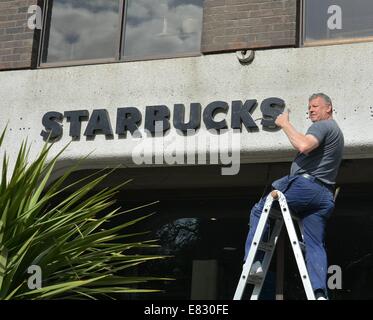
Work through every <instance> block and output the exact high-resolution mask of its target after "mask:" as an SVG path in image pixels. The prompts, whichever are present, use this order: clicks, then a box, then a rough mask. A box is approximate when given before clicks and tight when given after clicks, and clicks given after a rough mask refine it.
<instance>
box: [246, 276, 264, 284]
mask: <svg viewBox="0 0 373 320" xmlns="http://www.w3.org/2000/svg"><path fill="white" fill-rule="evenodd" d="M246 282H247V283H250V284H253V285H258V284H261V283H262V282H263V275H256V274H253V275H250V276H248V277H247V281H246Z"/></svg>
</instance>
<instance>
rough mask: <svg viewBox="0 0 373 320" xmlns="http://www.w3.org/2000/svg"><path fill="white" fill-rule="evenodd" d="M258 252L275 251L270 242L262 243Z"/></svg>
mask: <svg viewBox="0 0 373 320" xmlns="http://www.w3.org/2000/svg"><path fill="white" fill-rule="evenodd" d="M258 250H261V251H272V250H273V244H271V243H268V242H260V243H259V246H258Z"/></svg>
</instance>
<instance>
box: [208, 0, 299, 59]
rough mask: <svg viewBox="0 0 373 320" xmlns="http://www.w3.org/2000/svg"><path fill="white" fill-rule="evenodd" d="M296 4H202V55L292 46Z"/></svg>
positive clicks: (264, 0)
mask: <svg viewBox="0 0 373 320" xmlns="http://www.w3.org/2000/svg"><path fill="white" fill-rule="evenodd" d="M297 8H298V1H297V0H205V2H204V16H203V32H202V52H204V53H208V52H216V51H233V50H239V49H256V48H268V47H276V46H295V45H296V42H297V40H296V36H297V32H296V28H297V23H296V21H297V10H298V9H297Z"/></svg>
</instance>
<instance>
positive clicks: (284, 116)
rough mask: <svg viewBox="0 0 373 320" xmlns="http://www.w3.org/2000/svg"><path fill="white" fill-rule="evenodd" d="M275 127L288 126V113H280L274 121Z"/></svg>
mask: <svg viewBox="0 0 373 320" xmlns="http://www.w3.org/2000/svg"><path fill="white" fill-rule="evenodd" d="M275 124H276V126H278V127H280V128H283V127H284V126H286V125H287V124H289V112H283V113H281V114H280V115H279V116H278V117H277V118H276V120H275Z"/></svg>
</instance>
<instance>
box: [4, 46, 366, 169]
mask: <svg viewBox="0 0 373 320" xmlns="http://www.w3.org/2000/svg"><path fill="white" fill-rule="evenodd" d="M372 57H373V43H361V44H352V45H335V46H324V47H315V48H299V49H281V50H265V51H258V52H257V53H256V58H255V60H254V62H253V63H252V64H251V65H248V66H242V65H240V64H239V62H238V60H237V58H236V55H235V53H227V54H218V55H207V56H201V57H192V58H179V59H169V60H156V61H144V62H131V63H115V64H106V65H94V66H79V67H65V68H53V69H43V70H27V71H8V72H0V110H1V113H0V129H1V128H3V127H4V126H5V124H6V123H7V122H9V124H8V128H9V129H11V131H10V130H8V133H7V136H6V140H5V145H4V147H5V149H7V152H8V153H10V154H13V155H14V154H15V152H16V151H17V149H18V147H19V145H20V142H21V140H22V139H24V138H25V137H28V140H29V141H31V142H32V143H33V145H34V148H33V152H34V153H35V152H36V151H37V150H38V149H39V148H40V147H41V146H42V145H43V140H42V137H41V136H40V132H41V130H42V129H43V127H42V125H41V119H42V116H43V115H44V113H46V112H48V111H59V112H64V111H68V110H80V109H87V110H89V111H90V112H91V111H92V110H93V109H99V108H100V109H101V108H104V109H107V110H109V112H110V116H111V121H112V126H113V130H115V119H116V109H117V108H118V107H126V106H134V107H137V108H139V109H140V110H141V111H142V112H143V111H144V110H145V107H146V106H147V105H157V104H165V105H167V106H168V107H169V108H170V109H171V110H172V108H173V105H174V104H175V103H184V104H186V105H188V104H189V103H191V102H200V103H201V104H202V107H205V106H206V105H207V104H208V103H210V102H212V101H216V100H223V101H226V102H228V103H230V102H231V101H232V100H240V99H241V100H243V101H245V100H246V99H257V100H258V102H259V103H260V102H261V101H262V100H263V99H265V98H268V97H273V96H274V97H280V98H282V99H284V100H285V101H286V103H287V106H288V107H289V108H290V109H291V110H292V112H291V120H292V122H293V124H294V126H295V127H296V128H297V129H299V130H300V131H305V130H306V129H307V127H308V126H309V124H310V122H309V120H308V119H307V116H306V112H307V102H308V96H309V95H310V94H311V93H314V92H319V91H322V92H325V93H326V94H328V95H330V96H331V97H332V99H333V102H334V106H335V109H336V114H335V118H336V120H337V121H338V123H339V124H340V126H341V128H342V130H343V131H344V134H345V142H346V149H345V158H368V157H373V130H372V125H373V110H372V107H373V90H372V89H371V88H372V87H373V77H372V75H373V58H372ZM143 115H144V112H143ZM259 117H261V112H260V108H259V107H258V108H257V109H256V111H255V112H254V115H253V118H254V119H256V118H259ZM228 119H229V118H228ZM86 124H87V122H84V123H83V126H82V132H84V130H85V126H86ZM257 124H258V125H259V128H260V131H259V132H247V131H246V129H243V133H242V136H241V138H242V139H241V147H240V149H241V161H242V162H245V163H250V162H266V161H271V162H276V161H285V160H290V159H291V158H292V157H293V155H294V151H293V150H292V148H291V145H290V143H289V142H288V140H287V138H286V136H285V135H284V134H283V132H281V131H279V132H265V131H263V130H262V127H261V126H260V121H257ZM202 128H203V125H202ZM68 129H69V124H68V123H66V121H64V137H63V139H61V140H60V141H59V142H58V143H57V144H56V150H57V149H58V148H59V147H62V146H64V145H65V144H66V143H67V142H68V141H69V140H70V138H69V136H68ZM203 131H204V130H202V132H201V133H199V134H205V133H204V132H203ZM174 134H175V133H174V132H171V135H170V136H169V137H172V136H173V135H174ZM136 143H138V142H137V141H135V140H133V141H131V139H118V137H117V136H116V135H115V136H114V139H113V140H105V138H104V137H103V136H97V137H96V139H95V140H94V141H87V140H86V139H85V137H82V139H81V140H80V141H76V142H73V143H72V144H71V145H70V146H69V148H68V150H67V151H66V152H65V154H64V159H65V160H73V159H76V158H79V157H81V156H84V155H86V154H87V153H89V152H91V151H94V153H93V154H92V155H91V160H92V162H91V165H92V166H100V165H108V164H109V165H116V164H119V163H122V164H123V163H125V164H127V165H131V164H132V158H131V150H132V148H133V147H134V146H135V145H136ZM213 147H215V146H213Z"/></svg>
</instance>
